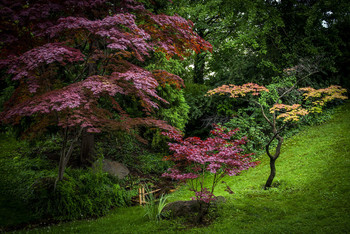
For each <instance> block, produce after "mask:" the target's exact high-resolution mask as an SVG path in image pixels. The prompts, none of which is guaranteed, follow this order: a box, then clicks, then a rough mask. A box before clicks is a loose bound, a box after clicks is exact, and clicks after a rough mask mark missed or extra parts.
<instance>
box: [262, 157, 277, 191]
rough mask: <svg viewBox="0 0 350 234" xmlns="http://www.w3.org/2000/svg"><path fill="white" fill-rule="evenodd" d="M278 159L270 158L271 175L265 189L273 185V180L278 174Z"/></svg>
mask: <svg viewBox="0 0 350 234" xmlns="http://www.w3.org/2000/svg"><path fill="white" fill-rule="evenodd" d="M275 162H276V159H275V158H270V176H269V178H268V179H267V181H266V184H265V186H264V189H265V190H266V189H267V188H270V187H271V185H272V181H273V179H274V178H275V176H276V166H275Z"/></svg>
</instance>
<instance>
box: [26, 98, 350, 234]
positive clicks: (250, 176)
mask: <svg viewBox="0 0 350 234" xmlns="http://www.w3.org/2000/svg"><path fill="white" fill-rule="evenodd" d="M276 166H277V176H276V178H275V182H276V187H274V188H271V189H270V190H268V191H264V190H262V186H263V185H264V183H265V180H266V179H267V176H268V162H267V157H266V156H263V157H262V163H261V164H260V165H259V166H258V167H256V168H254V169H252V170H249V171H247V172H245V173H243V174H242V175H240V176H237V177H232V178H231V177H228V178H226V180H225V181H226V182H227V184H228V185H229V186H230V187H231V189H232V190H233V191H234V192H235V194H228V193H227V192H225V191H224V189H225V187H224V185H220V187H219V188H218V189H217V192H216V195H223V196H225V197H226V198H227V202H226V203H225V204H224V205H223V206H222V207H220V212H219V213H220V214H219V215H220V216H219V217H218V218H217V219H216V221H215V222H214V223H213V224H211V225H210V226H207V227H201V228H188V227H185V226H182V225H181V223H180V222H178V221H161V222H158V223H157V222H155V221H152V222H151V221H147V219H146V217H143V214H144V211H143V209H142V208H140V207H130V208H121V209H116V210H114V211H112V212H111V214H109V215H107V216H105V217H102V218H99V219H97V220H84V221H75V222H71V223H65V224H61V225H56V226H50V227H45V228H41V229H33V230H30V231H29V233H47V232H50V233H181V232H185V233H349V232H350V102H348V103H347V104H346V105H344V106H342V107H340V108H338V109H337V111H336V113H335V115H334V117H333V118H332V120H330V121H329V122H327V123H325V124H322V125H319V126H314V127H310V128H308V129H306V130H304V131H303V132H300V133H299V134H297V135H296V136H294V137H292V138H290V139H288V140H286V142H285V144H284V146H283V147H282V154H281V156H280V158H279V159H278V160H277V162H276ZM188 197H190V194H189V193H188V192H187V191H186V190H180V191H178V192H177V193H175V194H174V195H173V197H172V198H171V200H180V199H188Z"/></svg>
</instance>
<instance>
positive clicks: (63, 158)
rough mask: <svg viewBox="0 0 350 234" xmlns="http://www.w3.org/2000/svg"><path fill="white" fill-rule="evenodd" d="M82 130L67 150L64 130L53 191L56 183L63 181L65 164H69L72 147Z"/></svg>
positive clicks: (65, 130)
mask: <svg viewBox="0 0 350 234" xmlns="http://www.w3.org/2000/svg"><path fill="white" fill-rule="evenodd" d="M81 132H82V129H80V130H79V131H78V132H77V134H76V136H75V137H74V139H72V141H71V142H70V146H69V148H68V150H67V147H68V146H67V144H68V129H67V128H65V129H64V139H63V145H62V149H61V155H60V162H59V164H58V176H57V179H56V182H55V186H54V189H56V184H57V182H58V181H61V180H63V176H64V171H65V170H66V167H67V164H68V162H69V159H70V156H71V155H72V153H73V149H74V145H75V144H76V143H77V141H78V139H79V138H80V136H81Z"/></svg>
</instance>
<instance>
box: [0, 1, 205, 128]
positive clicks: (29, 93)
mask: <svg viewBox="0 0 350 234" xmlns="http://www.w3.org/2000/svg"><path fill="white" fill-rule="evenodd" d="M0 15H1V16H0V17H1V37H0V38H1V54H0V59H1V60H0V68H1V69H2V70H5V71H6V73H7V74H8V77H10V78H11V80H12V81H13V83H14V84H15V87H16V89H15V92H14V93H13V95H12V97H11V98H10V100H9V101H8V102H7V103H6V105H5V108H4V111H3V112H2V113H1V115H0V119H1V121H2V122H4V123H13V124H16V123H19V121H20V120H21V118H22V117H23V116H31V117H32V119H33V120H34V121H36V123H37V124H36V127H33V126H32V128H36V129H37V130H38V129H42V127H46V126H48V125H55V124H58V125H59V126H61V127H63V128H67V127H81V128H85V129H86V130H87V131H88V132H100V131H102V130H104V129H124V130H125V129H129V128H131V127H133V126H137V125H156V126H158V127H162V128H164V129H171V127H170V126H169V125H167V124H166V123H165V122H164V121H160V120H156V119H153V118H151V117H144V118H141V117H139V118H131V117H130V116H128V114H127V113H126V112H125V111H124V110H123V109H122V108H121V105H120V103H119V101H120V100H121V99H122V98H123V96H129V97H131V98H132V100H134V101H138V102H139V103H140V106H141V107H142V108H143V111H144V112H145V113H146V114H148V115H149V114H150V113H152V111H153V110H154V109H155V108H158V107H159V102H164V103H166V100H164V99H162V98H161V97H159V96H158V95H157V92H156V87H157V86H158V85H159V83H158V81H160V82H161V83H169V84H174V85H175V86H176V87H178V88H179V87H181V86H182V85H183V81H182V80H181V78H180V77H178V76H175V75H173V74H170V73H168V72H166V71H148V70H145V69H144V68H142V63H143V62H144V61H145V60H146V59H147V58H148V57H151V56H152V53H154V52H163V53H165V54H166V56H167V57H177V58H180V59H181V58H183V56H187V55H189V54H190V53H191V51H195V52H197V53H198V52H200V51H203V50H209V51H210V50H211V49H212V48H211V45H210V44H209V43H208V42H206V41H204V40H203V39H202V38H200V37H199V36H198V35H197V34H196V33H194V32H193V31H192V26H193V24H192V22H190V21H187V20H185V19H183V18H181V17H179V16H177V15H174V16H167V15H164V14H160V15H154V14H152V13H151V12H150V11H148V10H146V9H145V8H144V6H143V5H142V4H140V3H138V2H137V1H134V0H121V1H106V0H65V1H58V0H52V1H47V0H46V1H40V0H39V1H24V0H11V1H10V0H9V1H2V3H1V5H0ZM157 80H158V81H157ZM101 98H103V99H104V101H105V102H107V103H109V108H106V107H105V105H102V104H101V103H100V100H101ZM116 113H117V114H116Z"/></svg>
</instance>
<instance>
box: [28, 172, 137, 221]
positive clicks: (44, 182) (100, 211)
mask: <svg viewBox="0 0 350 234" xmlns="http://www.w3.org/2000/svg"><path fill="white" fill-rule="evenodd" d="M32 189H33V195H32V197H31V201H30V202H31V205H32V208H33V210H35V212H36V213H38V214H39V215H40V216H41V217H50V218H52V219H55V220H73V219H80V218H86V217H97V216H101V215H104V214H106V213H107V212H108V211H109V210H110V209H111V208H113V207H118V206H126V205H129V204H130V200H131V197H130V195H129V194H128V192H127V191H125V190H124V189H122V188H121V187H120V186H119V185H118V184H116V183H113V181H112V179H111V178H110V177H109V176H108V175H107V174H105V173H101V172H93V171H92V170H83V169H67V172H66V176H65V178H64V180H63V181H60V182H58V183H57V184H56V188H55V177H44V178H41V179H40V180H38V181H36V183H35V184H34V185H33V188H32Z"/></svg>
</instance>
